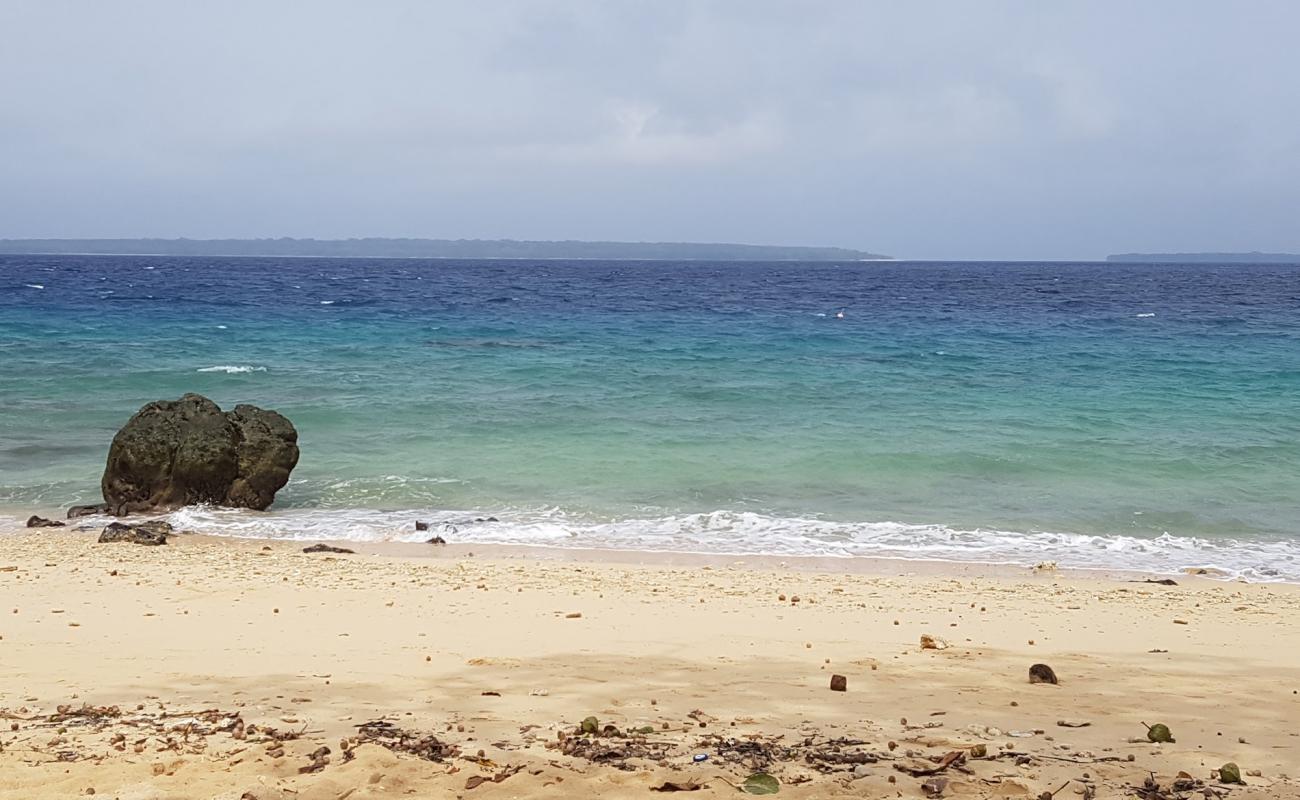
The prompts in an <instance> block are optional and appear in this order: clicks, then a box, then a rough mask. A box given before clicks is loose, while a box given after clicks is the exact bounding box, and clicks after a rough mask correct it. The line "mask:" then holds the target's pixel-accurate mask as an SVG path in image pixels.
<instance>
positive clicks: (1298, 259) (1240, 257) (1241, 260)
mask: <svg viewBox="0 0 1300 800" xmlns="http://www.w3.org/2000/svg"><path fill="white" fill-rule="evenodd" d="M1106 260H1107V261H1117V262H1127V263H1143V264H1205V263H1212V264H1300V254H1296V253H1260V252H1258V251H1256V252H1253V253H1119V254H1117V255H1113V256H1106Z"/></svg>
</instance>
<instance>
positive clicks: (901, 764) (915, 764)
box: [894, 750, 966, 778]
mask: <svg viewBox="0 0 1300 800" xmlns="http://www.w3.org/2000/svg"><path fill="white" fill-rule="evenodd" d="M930 761H931V762H932V763H930V764H927V763H926V762H925V761H923V760H920V759H912V760H911V761H896V762H894V769H896V770H898V771H899V772H906V773H907V774H908V775H911V776H912V777H913V778H924V777H926V776H927V775H937V774H939V773H940V772H943V771H944V770H946V769H948V768H949V767H953V766H957V767H960V766H961V765H963V764H965V763H966V751H965V750H951V751H949V752H947V753H944V754H943V755H942V756H932V757H931V758H930Z"/></svg>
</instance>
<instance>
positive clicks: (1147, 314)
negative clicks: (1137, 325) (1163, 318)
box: [1138, 312, 1155, 319]
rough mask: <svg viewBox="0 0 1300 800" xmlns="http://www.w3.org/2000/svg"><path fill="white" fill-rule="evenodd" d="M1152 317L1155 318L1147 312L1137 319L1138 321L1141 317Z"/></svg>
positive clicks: (1139, 315)
mask: <svg viewBox="0 0 1300 800" xmlns="http://www.w3.org/2000/svg"><path fill="white" fill-rule="evenodd" d="M1154 316H1155V314H1153V313H1151V312H1147V313H1145V314H1138V318H1139V319H1140V318H1142V317H1154Z"/></svg>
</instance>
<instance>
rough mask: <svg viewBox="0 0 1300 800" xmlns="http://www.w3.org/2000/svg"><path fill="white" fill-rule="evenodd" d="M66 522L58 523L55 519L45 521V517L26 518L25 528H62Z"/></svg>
mask: <svg viewBox="0 0 1300 800" xmlns="http://www.w3.org/2000/svg"><path fill="white" fill-rule="evenodd" d="M66 524H67V523H66V522H60V521H59V520H57V519H46V518H45V517H37V516H32V517H28V518H27V527H29V528H62V527H64V526H65V525H66Z"/></svg>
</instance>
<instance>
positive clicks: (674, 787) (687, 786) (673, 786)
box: [650, 781, 707, 792]
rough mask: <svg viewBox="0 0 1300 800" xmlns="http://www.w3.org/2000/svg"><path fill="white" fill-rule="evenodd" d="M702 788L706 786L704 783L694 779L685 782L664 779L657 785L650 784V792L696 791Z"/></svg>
mask: <svg viewBox="0 0 1300 800" xmlns="http://www.w3.org/2000/svg"><path fill="white" fill-rule="evenodd" d="M704 788H707V787H706V786H705V785H704V784H702V783H696V782H695V781H687V782H686V783H674V782H673V781H665V782H664V783H661V784H659V785H658V786H651V787H650V791H652V792H698V791H699V790H701V789H704Z"/></svg>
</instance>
